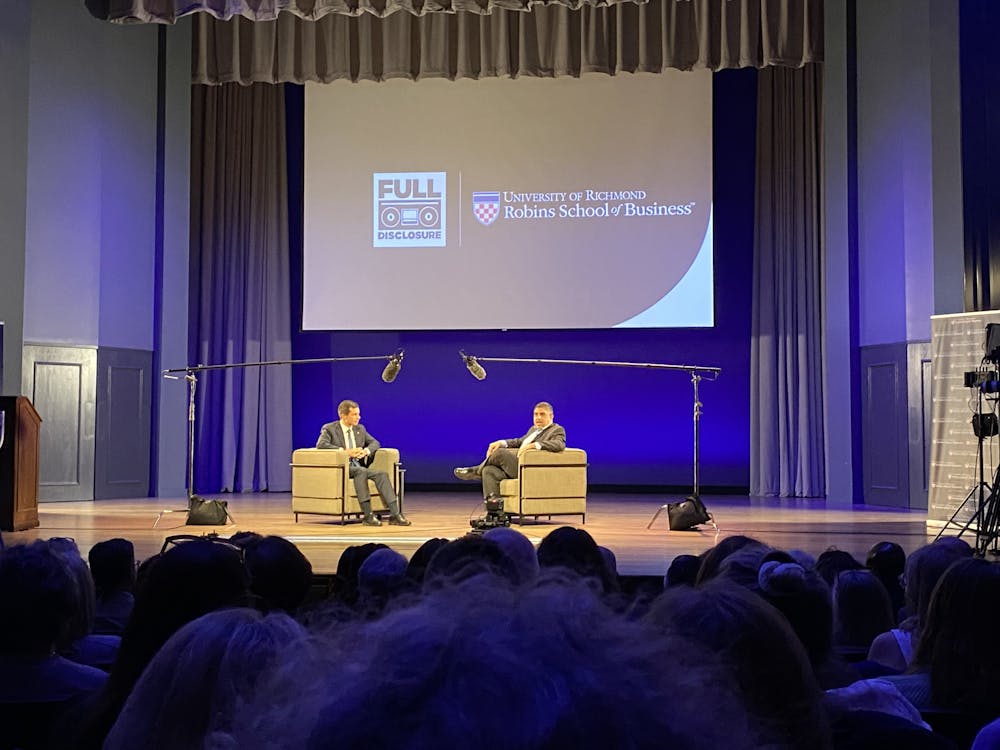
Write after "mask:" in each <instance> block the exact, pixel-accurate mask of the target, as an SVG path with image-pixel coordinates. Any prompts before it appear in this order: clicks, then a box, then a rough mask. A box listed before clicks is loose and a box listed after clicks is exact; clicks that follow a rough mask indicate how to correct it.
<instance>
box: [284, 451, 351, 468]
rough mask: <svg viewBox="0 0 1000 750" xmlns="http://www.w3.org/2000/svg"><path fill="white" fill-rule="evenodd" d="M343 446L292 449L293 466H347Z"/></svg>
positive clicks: (345, 452)
mask: <svg viewBox="0 0 1000 750" xmlns="http://www.w3.org/2000/svg"><path fill="white" fill-rule="evenodd" d="M348 461H349V459H348V457H347V451H345V450H343V449H342V448H299V449H298V450H295V451H292V466H347V463H348Z"/></svg>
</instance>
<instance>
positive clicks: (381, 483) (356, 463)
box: [316, 400, 410, 526]
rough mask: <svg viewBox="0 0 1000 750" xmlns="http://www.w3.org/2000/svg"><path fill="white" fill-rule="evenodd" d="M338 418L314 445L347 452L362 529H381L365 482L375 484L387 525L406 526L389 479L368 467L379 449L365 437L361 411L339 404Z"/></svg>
mask: <svg viewBox="0 0 1000 750" xmlns="http://www.w3.org/2000/svg"><path fill="white" fill-rule="evenodd" d="M337 415H338V416H339V417H340V419H339V420H338V421H336V422H330V423H328V424H325V425H323V430H322V432H320V434H319V440H317V441H316V447H317V448H334V449H339V450H345V451H347V455H348V456H350V457H351V465H350V477H351V479H353V480H354V487H355V489H356V490H357V492H358V503H359V504H360V505H361V511H362V512H363V513H364V514H365V519H364V521H363V523H364V525H365V526H381V525H382V522H381V521H379V520H378V519H377V518H376V517H375V515H374V514H373V513H372V497H371V493H370V492H369V491H368V480H369V479H371V480H372V481H373V482H375V487H377V488H378V494H379V495H381V496H382V499H383V500H384V501H385V504H386V507H388V508H389V514H390V515H389V524H390V525H392V526H409V525H410V522H409V521H408V520H406V518H405V517H404V516H403V514H402V513H401V512H400V510H399V501H398V500H397V499H396V493H395V492H394V491H393V489H392V482H391V481H390V480H389V475H388V474H386V473H385V472H384V471H373V470H372V469H369V468H368V467H369V466H371V463H372V460H373V459H374V458H375V451H377V450H378V449H379V442H378V440H376V439H375V438H374V437H372V436H371V435H369V434H368V430H366V429H365V427H364V425H362V424H360V422H361V407H360V406H358V404H357V402H356V401H349V400H345V401H341V402H340V405H339V406H338V407H337Z"/></svg>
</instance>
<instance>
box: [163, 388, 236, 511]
mask: <svg viewBox="0 0 1000 750" xmlns="http://www.w3.org/2000/svg"><path fill="white" fill-rule="evenodd" d="M164 374H165V376H166V377H171V376H170V375H166V373H164ZM174 379H176V377H174ZM184 379H185V380H186V381H187V384H188V476H187V501H188V505H187V507H186V508H163V509H162V510H161V511H160V512H159V513H158V514H157V516H156V520H155V521H153V528H154V529H155V528H156V526H157V524H158V523H160V519H162V518H163V516H165V515H166V514H168V513H187V514H188V520H187V521H186V522H185V525H189V524H192V523H197V524H200V525H201V524H205V522H204V521H202V520H198V521H193V520H192V518H191V516H192V514H193V513H194V511H195V510H196V509H197V507H198V506H201V505H203V504H205V503H211V504H214V505H215V508H213V510H214V511H215V514H216V515H217V516H218V517H219V519H220V520H221V524H222V525H225V524H227V523H229V522H230V521H231V522H233V523H236V519H235V518H233V516H232V514H231V513H230V512H229V506H228V505H227V504H226V503H224V502H222V501H220V500H206V499H204V498H202V497H198V496H197V495H196V494H194V420H195V399H194V396H195V392H196V391H197V390H198V376H197V375H195V369H189V370H186V371H185V374H184ZM207 525H215V524H214V523H208V524H207Z"/></svg>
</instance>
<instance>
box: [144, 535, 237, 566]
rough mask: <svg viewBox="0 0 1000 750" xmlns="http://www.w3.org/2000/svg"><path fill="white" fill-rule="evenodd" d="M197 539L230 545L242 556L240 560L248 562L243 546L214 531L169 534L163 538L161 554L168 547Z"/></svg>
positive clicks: (230, 547) (224, 545)
mask: <svg viewBox="0 0 1000 750" xmlns="http://www.w3.org/2000/svg"><path fill="white" fill-rule="evenodd" d="M197 541H202V542H212V543H213V544H219V545H221V546H223V547H228V548H229V549H231V550H232V551H233V552H235V553H236V554H238V555H239V556H240V562H246V551H245V550H244V549H243V548H242V547H240V546H239V545H238V544H233V543H232V542H231V541H229V540H228V539H224V538H223V537H221V536H219V535H218V534H216V533H214V532H213V533H211V534H203V535H200V536H199V535H198V534H174V535H173V536H168V537H167V538H166V539H164V540H163V546H162V547H160V554H161V555H162V554H163V553H164V552H166V551H167V550H168V549H170V548H171V547H174V546H176V545H178V544H184V543H185V542H197Z"/></svg>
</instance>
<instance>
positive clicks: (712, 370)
mask: <svg viewBox="0 0 1000 750" xmlns="http://www.w3.org/2000/svg"><path fill="white" fill-rule="evenodd" d="M461 355H462V359H464V360H465V366H466V367H467V368H468V369H469V372H471V373H472V375H473V377H475V378H476V379H477V380H483V379H484V378H485V377H486V371H485V370H484V369H483V368H482V366H481V365H480V364H479V363H480V362H519V363H531V364H547V365H597V366H601V367H632V368H640V369H643V370H679V371H681V372H686V373H688V374H689V375H690V376H691V385H692V387H693V388H694V411H693V413H692V419H693V421H694V460H693V474H694V487H693V489H694V491H693V493H692V494H691V495H690V496H689V497H691V498H695V499H700V497H699V494H698V493H699V484H698V467H699V433H700V429H699V427H700V422H701V412H702V406H703V404H702V402H701V400H700V399H699V397H698V384H699V383H700V382H701V381H702V380H703V379H704V380H708V381H715V380H718V379H719V375H720V374H722V368H721V367H702V366H700V365H666V364H661V363H659V362H608V361H604V360H582V359H521V358H517V357H473V356H470V355H467V354H466V353H465V352H461ZM668 505H669V503H666V504H664V505H661V506H660V507H659V509H658V510H657V511H656V513H654V514H653V517H652V518H651V519H650V521H649V524H647V526H646V528H647V529H649V528H651V527H652V526H653V522H654V521H656V519H657V518H659V516H660V514H661V513H662V512H663V511H665V510H666V509H667V506H668ZM710 518H711V517H710ZM711 523H712V525H713V526H714V525H715V521H714V520H711ZM716 531H718V526H716Z"/></svg>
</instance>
